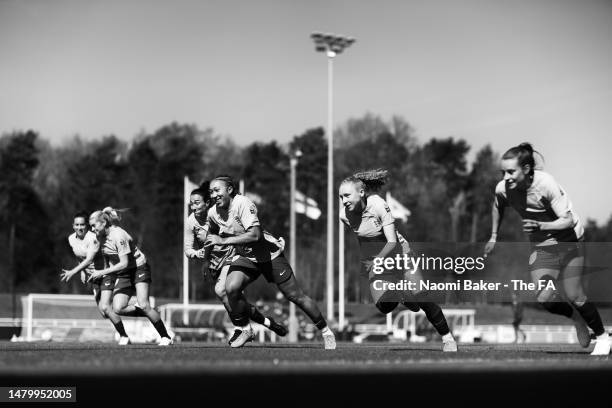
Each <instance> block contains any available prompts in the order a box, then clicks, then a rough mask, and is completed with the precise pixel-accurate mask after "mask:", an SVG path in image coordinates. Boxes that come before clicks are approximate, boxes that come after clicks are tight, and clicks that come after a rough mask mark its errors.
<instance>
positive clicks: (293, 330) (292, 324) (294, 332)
mask: <svg viewBox="0 0 612 408" xmlns="http://www.w3.org/2000/svg"><path fill="white" fill-rule="evenodd" d="M300 156H302V152H301V151H300V150H296V151H294V152H293V153H292V154H291V157H290V159H289V164H290V167H291V190H290V191H291V193H290V201H289V202H290V203H291V204H290V206H289V207H290V211H291V214H290V216H289V264H290V265H291V266H292V267H293V273H294V274H295V273H296V271H297V265H296V263H295V262H296V260H297V256H296V253H295V251H296V247H297V245H296V242H295V240H296V217H295V190H296V182H295V179H296V167H297V163H298V158H299V157H300ZM289 341H290V342H292V343H295V342H297V341H298V323H297V318H296V316H295V304H294V303H293V302H289Z"/></svg>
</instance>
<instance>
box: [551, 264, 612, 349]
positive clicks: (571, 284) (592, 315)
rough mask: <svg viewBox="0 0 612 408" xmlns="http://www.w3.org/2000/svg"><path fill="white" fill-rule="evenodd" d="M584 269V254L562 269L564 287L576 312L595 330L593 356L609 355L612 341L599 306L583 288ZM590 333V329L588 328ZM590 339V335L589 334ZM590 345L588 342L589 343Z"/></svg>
mask: <svg viewBox="0 0 612 408" xmlns="http://www.w3.org/2000/svg"><path fill="white" fill-rule="evenodd" d="M583 270H584V256H576V257H574V258H572V259H571V260H570V261H569V262H568V264H567V266H566V267H565V268H564V269H563V271H562V276H563V289H564V292H565V295H566V296H567V298H568V300H569V301H570V302H571V304H572V306H574V309H575V313H574V314H579V315H580V318H581V320H582V321H584V323H586V325H587V326H589V327H590V328H591V330H593V333H594V334H595V338H596V342H595V348H594V349H593V352H592V353H591V355H592V356H607V355H608V354H610V347H611V346H612V342H611V341H610V336H609V335H608V333H606V330H605V328H604V325H603V322H602V321H601V316H600V315H599V311H598V310H597V307H595V305H594V304H593V303H592V302H589V301H588V299H587V296H586V294H585V293H584V290H583V288H582V272H583ZM587 333H588V330H587ZM589 341H590V336H589ZM587 345H588V344H587Z"/></svg>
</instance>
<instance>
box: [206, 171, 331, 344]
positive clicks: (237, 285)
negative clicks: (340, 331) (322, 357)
mask: <svg viewBox="0 0 612 408" xmlns="http://www.w3.org/2000/svg"><path fill="white" fill-rule="evenodd" d="M210 198H211V199H212V200H213V202H214V203H215V205H214V206H212V207H211V208H210V209H209V210H208V215H207V219H206V224H207V225H208V227H209V228H208V236H206V233H205V232H200V234H199V236H200V237H201V238H202V239H205V240H206V243H205V246H206V247H212V246H214V245H231V246H234V247H235V250H236V256H235V257H234V258H232V261H231V265H230V268H229V270H228V273H227V279H226V282H225V289H226V292H227V298H228V302H229V305H230V318H231V319H232V322H233V323H234V325H235V326H237V327H239V328H240V330H241V333H240V335H239V336H238V337H237V338H236V339H235V340H234V341H233V342H232V347H241V346H243V345H244V344H245V343H246V342H248V341H251V340H252V338H253V330H252V328H251V325H250V323H249V305H248V303H247V302H246V301H245V299H244V296H243V295H242V291H243V290H244V289H245V288H246V287H247V286H248V285H249V284H250V283H251V282H253V281H254V280H255V279H257V278H258V277H259V275H263V276H264V277H265V278H266V280H267V281H268V282H270V283H275V284H276V286H277V287H278V289H279V290H280V291H281V293H282V294H283V295H284V296H285V298H287V300H289V301H290V302H292V303H294V304H295V305H297V306H298V307H299V308H300V309H302V311H303V312H304V313H306V315H308V317H309V318H310V319H311V320H312V322H313V323H314V325H315V326H316V327H317V328H318V329H319V330H321V334H322V336H323V340H324V343H325V349H335V348H336V339H335V336H334V333H333V332H332V331H331V329H330V328H329V327H327V322H326V321H325V319H324V318H323V315H322V314H321V312H320V311H319V308H318V306H317V304H316V303H315V302H314V301H313V300H312V299H311V298H309V297H308V296H306V294H304V292H303V291H302V288H301V287H300V285H299V283H298V281H297V280H296V278H295V275H294V274H293V270H292V268H291V265H289V262H287V259H286V258H285V256H284V254H283V249H284V244H283V242H282V241H281V240H279V239H277V238H275V237H273V236H272V235H271V234H269V233H267V232H266V231H264V230H263V228H262V226H261V224H260V222H259V218H258V217H257V206H255V204H254V203H253V202H252V201H251V200H249V199H248V198H247V197H245V196H243V195H236V189H235V184H234V181H233V180H232V178H231V177H229V176H218V177H216V178H215V179H213V180H212V181H211V182H210Z"/></svg>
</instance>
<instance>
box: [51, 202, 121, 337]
mask: <svg viewBox="0 0 612 408" xmlns="http://www.w3.org/2000/svg"><path fill="white" fill-rule="evenodd" d="M72 228H73V229H74V233H73V234H71V235H70V236H69V237H68V242H69V244H70V246H71V247H72V252H74V255H75V256H76V257H77V259H78V260H80V262H79V264H78V265H77V266H75V267H74V268H72V269H70V270H66V269H62V274H61V280H63V281H65V282H68V281H69V280H70V278H72V277H73V276H74V275H76V274H77V273H79V272H80V273H81V282H83V283H85V282H86V281H87V274H91V273H93V272H94V271H95V270H96V269H104V257H103V256H102V252H101V251H100V242H99V241H98V239H97V237H96V234H94V233H93V232H91V231H89V230H88V227H87V214H86V213H82V212H80V213H77V214H76V215H75V216H74V220H73V224H72ZM92 286H93V294H94V299H95V301H96V304H97V305H98V310H99V311H100V314H101V315H102V317H104V318H105V319H109V320H110V321H111V322H112V323H113V326H115V330H117V333H119V345H121V346H125V345H128V344H130V338H129V337H128V335H127V334H126V332H125V328H124V327H123V322H122V321H121V318H120V317H119V315H118V314H117V313H115V311H114V310H113V307H112V306H111V300H112V298H113V289H114V287H115V279H114V278H113V276H112V275H106V276H103V277H101V278H98V279H95V280H93V281H92Z"/></svg>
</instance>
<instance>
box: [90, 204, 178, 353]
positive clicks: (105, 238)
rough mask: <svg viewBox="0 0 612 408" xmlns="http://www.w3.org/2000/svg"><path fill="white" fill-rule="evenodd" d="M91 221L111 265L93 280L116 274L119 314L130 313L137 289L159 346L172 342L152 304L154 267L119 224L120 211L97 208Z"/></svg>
mask: <svg viewBox="0 0 612 408" xmlns="http://www.w3.org/2000/svg"><path fill="white" fill-rule="evenodd" d="M89 222H90V225H91V226H92V229H93V231H94V232H95V233H96V235H97V236H98V239H100V241H101V242H102V253H103V254H104V257H105V259H106V260H107V261H108V264H109V265H110V266H109V267H108V268H105V269H103V270H97V271H95V272H94V273H92V274H91V276H90V278H89V279H90V280H93V279H96V278H100V277H103V276H106V275H111V276H113V275H114V277H115V289H114V291H113V310H114V311H115V313H117V314H125V313H127V310H128V309H129V307H130V306H128V302H129V300H130V296H131V295H132V294H133V293H134V291H135V292H136V299H137V303H138V306H136V308H137V309H138V311H140V312H142V314H144V315H145V316H146V317H148V318H149V320H150V321H151V324H153V326H154V327H155V329H156V330H157V332H158V333H159V335H160V337H161V340H160V341H159V345H160V346H168V345H170V344H172V339H171V338H170V336H169V335H168V332H167V331H166V326H165V325H164V322H163V321H162V320H161V317H160V316H159V313H158V312H157V311H156V310H155V309H153V308H152V307H151V304H150V303H149V285H150V283H151V268H150V266H149V264H148V263H147V260H146V257H145V255H144V254H143V253H142V252H141V251H140V250H139V249H138V248H137V247H136V245H135V243H134V241H133V240H132V237H131V236H130V234H128V233H127V232H126V231H125V230H124V229H123V228H121V227H119V226H118V225H117V224H118V223H119V215H118V214H117V212H116V211H115V210H113V209H112V208H111V207H106V208H104V209H103V210H102V211H95V212H94V213H93V214H91V216H90V217H89Z"/></svg>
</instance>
